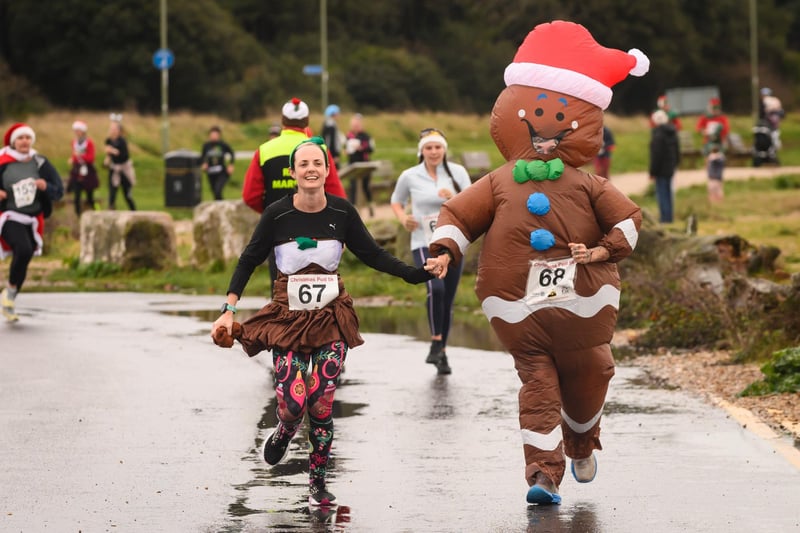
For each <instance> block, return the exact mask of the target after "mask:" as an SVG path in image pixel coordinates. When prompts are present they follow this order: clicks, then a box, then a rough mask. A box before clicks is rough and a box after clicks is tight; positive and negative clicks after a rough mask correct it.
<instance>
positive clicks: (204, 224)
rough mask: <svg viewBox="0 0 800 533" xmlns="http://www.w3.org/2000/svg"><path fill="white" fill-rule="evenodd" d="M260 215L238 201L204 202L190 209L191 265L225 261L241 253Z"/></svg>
mask: <svg viewBox="0 0 800 533" xmlns="http://www.w3.org/2000/svg"><path fill="white" fill-rule="evenodd" d="M259 218H260V216H259V214H258V213H256V212H255V211H253V210H252V209H250V208H249V207H247V205H245V203H244V202H242V201H241V200H223V201H217V202H204V203H202V204H200V205H198V206H197V207H195V208H194V218H193V227H192V233H193V235H194V250H193V252H192V259H193V262H194V264H196V265H199V266H203V265H208V264H210V263H213V262H215V261H222V262H227V261H229V260H231V259H236V258H238V257H239V255H241V253H242V250H244V247H245V246H246V245H247V243H248V242H250V237H251V236H252V235H253V230H254V229H255V227H256V224H258V220H259Z"/></svg>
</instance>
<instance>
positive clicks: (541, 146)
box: [520, 118, 572, 155]
mask: <svg viewBox="0 0 800 533" xmlns="http://www.w3.org/2000/svg"><path fill="white" fill-rule="evenodd" d="M520 120H521V121H522V122H524V123H525V124H527V126H528V133H529V134H530V136H531V145H532V146H533V149H534V150H536V153H537V154H542V155H548V154H552V153H553V151H555V149H556V148H558V145H559V144H560V143H561V141H562V140H564V137H566V136H567V134H569V133H572V128H567V129H564V130H561V131H560V132H558V134H557V135H556V136H555V137H549V138H548V137H542V136H541V135H540V134H539V132H537V131H536V128H534V127H533V124H531V123H530V122H529V121H528V119H526V118H521V119H520Z"/></svg>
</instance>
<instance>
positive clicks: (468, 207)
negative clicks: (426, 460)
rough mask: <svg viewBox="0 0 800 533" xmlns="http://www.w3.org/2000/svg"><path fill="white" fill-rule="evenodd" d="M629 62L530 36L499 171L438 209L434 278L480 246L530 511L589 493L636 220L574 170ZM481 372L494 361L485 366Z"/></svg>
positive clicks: (514, 66) (504, 120)
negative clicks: (514, 383)
mask: <svg viewBox="0 0 800 533" xmlns="http://www.w3.org/2000/svg"><path fill="white" fill-rule="evenodd" d="M648 69H649V60H648V59H647V57H646V56H645V55H644V54H643V53H642V52H641V51H639V50H635V49H634V50H630V51H629V52H623V51H621V50H615V49H610V48H605V47H603V46H601V45H599V44H598V43H597V42H596V41H595V40H594V38H593V37H592V35H591V34H590V33H589V31H588V30H587V29H586V28H585V27H583V26H581V25H579V24H575V23H572V22H566V21H555V22H551V23H546V24H540V25H538V26H536V27H535V28H534V29H533V30H532V31H531V32H530V33H529V34H528V36H527V37H526V38H525V40H524V41H523V43H522V45H521V46H520V48H519V49H518V51H517V54H516V56H515V57H514V61H513V62H512V63H511V64H510V65H508V67H507V68H506V70H505V82H506V88H505V89H504V90H503V91H502V92H501V93H500V95H499V97H498V98H497V101H496V103H495V106H494V109H493V110H492V115H491V125H490V130H491V134H492V138H493V139H494V142H495V144H496V145H497V147H498V149H499V150H500V152H501V153H502V154H503V156H504V157H505V158H506V160H507V163H506V164H504V165H503V166H501V167H500V168H497V169H495V170H493V171H491V172H489V174H487V175H486V176H484V177H483V178H481V179H479V180H477V181H476V182H475V183H474V184H473V185H472V186H471V187H470V188H468V189H466V190H464V191H463V192H462V193H461V194H458V195H456V196H455V197H453V198H452V199H450V200H448V201H447V202H445V203H444V205H443V206H442V209H441V213H440V215H439V218H438V220H437V224H436V230H435V231H434V233H433V237H432V242H431V244H430V252H431V255H432V256H434V257H435V259H432V260H431V264H430V265H428V266H426V268H427V269H429V271H431V272H432V273H434V274H435V275H437V276H438V277H440V278H443V277H444V276H446V275H447V272H448V269H449V268H451V267H450V265H451V263H453V264H455V265H457V264H458V263H459V262H460V261H461V260H462V258H463V256H464V252H465V250H466V248H467V246H468V245H469V244H470V243H471V242H473V241H475V240H476V239H478V238H479V237H480V236H481V235H484V236H485V237H484V241H483V247H482V248H481V254H480V258H479V263H478V264H479V267H478V276H477V279H476V283H475V292H476V293H477V295H478V298H479V299H480V301H481V306H482V307H483V310H484V312H485V314H486V316H487V317H488V318H489V320H490V322H491V324H492V328H493V329H494V331H495V333H496V334H497V336H498V337H499V339H500V340H501V342H502V343H503V344H504V346H505V347H506V349H507V350H508V351H509V352H510V353H511V355H512V357H513V358H514V366H515V367H516V370H517V375H518V376H519V378H520V381H521V382H522V386H521V388H520V391H519V399H518V400H519V423H520V430H521V437H522V443H523V452H524V455H525V471H524V475H525V480H526V482H527V484H528V491H527V493H526V499H527V501H528V502H529V503H532V504H555V503H560V502H561V496H560V494H559V486H560V485H561V482H562V480H563V477H564V472H565V470H566V460H565V455H566V456H567V457H570V458H571V459H572V463H571V470H572V474H573V477H574V478H575V480H576V481H578V482H580V483H588V482H590V481H592V480H593V479H594V477H595V474H596V473H597V460H596V458H595V454H594V451H595V450H600V449H601V448H602V446H601V444H600V419H601V415H602V413H603V405H604V403H605V397H606V392H607V390H608V382H609V380H610V379H611V377H612V376H613V375H614V358H613V356H612V354H611V346H610V342H611V337H612V335H613V333H614V328H615V325H616V317H617V309H618V308H619V298H620V279H619V273H618V271H617V266H616V263H617V262H619V261H621V260H622V259H624V258H625V257H627V256H628V255H630V254H631V253H632V252H633V249H634V247H635V246H636V241H637V238H638V232H639V227H640V226H641V222H642V214H641V210H640V209H639V207H638V206H637V205H636V204H635V203H634V202H633V201H631V200H630V199H629V198H628V197H627V196H625V194H623V193H622V192H621V191H619V190H618V189H617V188H616V187H615V186H614V185H613V184H612V182H611V181H610V180H607V179H604V178H601V177H599V176H596V175H594V174H589V173H586V172H584V171H583V170H581V167H583V166H584V165H586V164H587V163H588V162H590V161H591V160H592V158H593V157H594V155H595V154H596V153H597V152H598V150H599V148H600V146H601V143H602V142H603V110H604V109H606V107H608V105H609V103H610V102H611V97H612V91H611V86H613V85H614V84H616V83H618V82H619V81H622V80H623V79H625V78H626V77H627V76H628V74H632V75H636V76H641V75H643V74H645V73H646V72H647V70H648ZM487 364H491V362H488V361H487Z"/></svg>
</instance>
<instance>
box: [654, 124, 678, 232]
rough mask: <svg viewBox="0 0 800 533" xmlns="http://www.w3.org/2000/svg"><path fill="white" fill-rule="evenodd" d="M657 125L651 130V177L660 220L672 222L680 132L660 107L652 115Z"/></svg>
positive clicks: (666, 222)
mask: <svg viewBox="0 0 800 533" xmlns="http://www.w3.org/2000/svg"><path fill="white" fill-rule="evenodd" d="M650 121H651V122H652V123H653V124H655V127H654V128H653V129H652V131H651V132H650V136H651V137H650V179H651V180H653V181H654V182H655V186H656V200H657V201H658V211H659V215H660V216H659V220H660V222H661V223H663V224H670V223H672V220H673V199H674V196H673V194H674V193H673V188H672V177H673V176H674V175H675V169H676V168H678V163H679V162H680V147H679V145H678V132H677V131H676V130H675V125H674V124H673V123H672V122H670V119H669V115H668V114H667V112H666V111H664V110H663V109H659V110H658V111H656V112H654V113H653V114H652V115H651V116H650Z"/></svg>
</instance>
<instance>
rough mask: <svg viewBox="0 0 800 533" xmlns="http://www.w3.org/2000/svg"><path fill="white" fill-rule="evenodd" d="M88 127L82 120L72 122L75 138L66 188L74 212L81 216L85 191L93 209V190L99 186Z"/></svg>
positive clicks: (87, 200)
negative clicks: (72, 200) (71, 197)
mask: <svg viewBox="0 0 800 533" xmlns="http://www.w3.org/2000/svg"><path fill="white" fill-rule="evenodd" d="M88 129H89V127H88V126H87V125H86V123H85V122H83V121H82V120H76V121H75V122H73V123H72V131H73V133H74V134H75V138H74V139H73V140H72V155H71V156H70V158H69V160H68V164H69V165H70V171H69V182H68V184H67V190H68V191H70V192H72V195H73V199H74V202H75V214H76V215H78V216H79V217H80V216H81V200H82V199H83V198H82V196H83V191H86V205H87V206H89V209H94V190H95V189H96V188H97V187H99V186H100V182H99V180H98V179H97V169H96V168H95V166H94V158H95V148H94V141H93V140H92V139H91V137H89V136H88V135H87V133H86V132H87V131H88Z"/></svg>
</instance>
